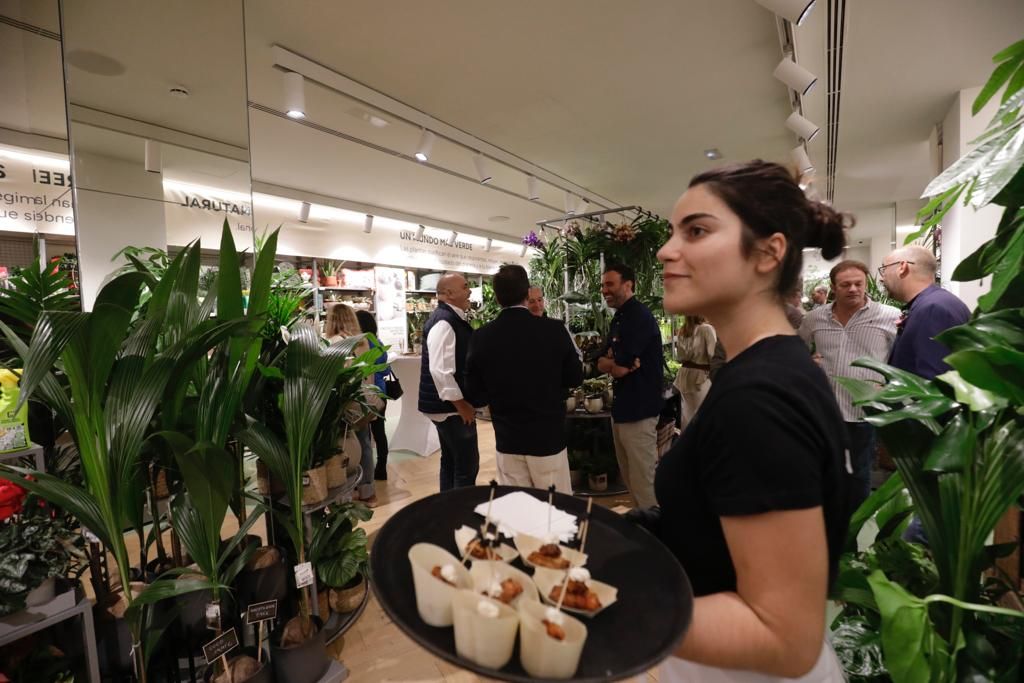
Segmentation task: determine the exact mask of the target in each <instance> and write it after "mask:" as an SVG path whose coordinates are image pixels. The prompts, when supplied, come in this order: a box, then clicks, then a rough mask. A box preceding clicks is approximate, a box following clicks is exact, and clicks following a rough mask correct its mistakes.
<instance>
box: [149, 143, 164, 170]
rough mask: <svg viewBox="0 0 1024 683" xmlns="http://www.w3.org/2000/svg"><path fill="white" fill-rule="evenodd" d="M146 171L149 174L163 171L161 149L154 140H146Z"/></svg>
mask: <svg viewBox="0 0 1024 683" xmlns="http://www.w3.org/2000/svg"><path fill="white" fill-rule="evenodd" d="M145 163H146V170H147V171H149V172H150V173H160V172H161V171H163V163H162V161H161V148H160V143H159V142H157V141H156V140H146V162H145Z"/></svg>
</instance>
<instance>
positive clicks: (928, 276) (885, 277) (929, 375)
mask: <svg viewBox="0 0 1024 683" xmlns="http://www.w3.org/2000/svg"><path fill="white" fill-rule="evenodd" d="M937 270H938V268H937V264H936V262H935V256H933V255H932V252H930V251H928V250H927V249H925V248H924V247H918V246H910V247H902V248H900V249H897V250H896V251H894V252H892V253H891V254H889V255H888V256H886V257H885V259H883V261H882V266H881V267H880V268H879V269H878V274H879V275H880V276H881V278H882V282H883V283H884V284H885V288H886V290H888V292H889V294H891V295H892V297H893V298H894V299H897V300H899V301H902V302H903V303H905V304H907V307H906V309H904V311H903V317H902V318H901V319H900V321H899V322H898V323H897V335H896V342H895V343H894V344H893V346H892V352H891V353H890V354H889V365H892V366H894V367H897V368H899V369H901V370H907V371H909V372H912V373H914V374H915V375H920V376H921V377H924V378H925V379H935V377H936V376H937V375H941V374H942V373H944V372H946V371H947V370H949V366H948V365H946V361H945V360H943V359H944V358H945V357H946V356H948V355H949V347H947V346H946V345H945V344H943V343H942V342H938V341H936V340H935V337H936V336H937V335H938V334H940V333H942V332H945V331H946V330H948V329H949V328H951V327H956V326H957V325H963V324H964V323H966V322H967V321H968V320H969V319H970V317H971V312H970V310H968V308H967V306H966V305H965V304H964V302H962V301H960V299H958V298H956V296H955V295H954V294H952V293H950V292H947V291H946V290H944V289H942V288H941V287H939V286H938V285H936V284H935V273H936V271H937Z"/></svg>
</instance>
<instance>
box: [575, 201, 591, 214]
mask: <svg viewBox="0 0 1024 683" xmlns="http://www.w3.org/2000/svg"><path fill="white" fill-rule="evenodd" d="M589 209H590V200H589V199H587V198H586V197H580V203H579V204H577V205H576V213H577V214H581V213H586V212H587V211H588V210H589Z"/></svg>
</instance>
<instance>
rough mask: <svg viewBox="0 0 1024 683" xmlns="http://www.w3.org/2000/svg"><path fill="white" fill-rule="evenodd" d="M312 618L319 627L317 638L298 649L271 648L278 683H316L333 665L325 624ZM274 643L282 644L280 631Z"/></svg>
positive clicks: (273, 638) (297, 647) (311, 639)
mask: <svg viewBox="0 0 1024 683" xmlns="http://www.w3.org/2000/svg"><path fill="white" fill-rule="evenodd" d="M310 618H311V619H313V622H314V623H315V624H316V627H317V631H316V635H315V636H313V637H312V638H310V639H309V640H307V641H306V642H304V643H302V644H301V645H298V646H296V647H289V648H283V647H275V646H273V645H272V646H271V647H270V657H271V659H272V660H273V662H274V675H275V678H276V679H277V681H278V683H316V682H317V681H319V680H320V679H321V678H322V677H323V675H324V674H325V673H327V668H328V667H329V666H330V665H331V658H330V656H329V655H328V654H327V644H326V643H325V642H324V629H323V622H322V621H320V620H319V619H317V618H316V617H310ZM272 642H280V629H278V631H277V632H276V633H275V634H274V636H273V637H272Z"/></svg>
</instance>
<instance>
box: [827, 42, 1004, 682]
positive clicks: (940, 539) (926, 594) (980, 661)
mask: <svg viewBox="0 0 1024 683" xmlns="http://www.w3.org/2000/svg"><path fill="white" fill-rule="evenodd" d="M995 61H996V62H997V63H998V64H999V66H997V68H996V70H995V72H994V73H993V76H992V78H991V79H990V80H989V82H988V83H987V84H986V86H985V87H984V88H983V89H982V92H981V94H980V95H979V96H978V98H977V100H976V101H975V103H974V111H975V113H977V112H978V111H980V110H981V108H982V107H983V106H984V105H985V104H986V103H987V102H988V101H989V100H990V99H991V98H992V97H993V96H994V95H995V94H996V93H997V91H998V90H999V89H1000V88H1001V87H1002V86H1003V85H1004V84H1005V83H1007V81H1009V84H1008V85H1007V88H1006V91H1005V92H1004V94H1003V98H1002V104H1001V106H1000V107H999V110H998V112H997V114H996V116H995V118H994V119H993V120H992V122H991V123H990V124H989V127H988V130H987V131H986V132H985V133H984V134H983V135H982V136H981V138H979V139H978V140H977V141H975V142H976V146H975V148H974V149H973V150H972V151H970V152H968V153H967V154H966V155H965V156H964V157H963V158H962V159H960V160H959V161H958V162H956V163H955V164H953V166H951V167H950V168H949V169H948V170H947V171H946V172H944V173H943V174H942V175H940V176H939V177H938V178H936V179H935V180H934V181H933V182H932V183H931V184H930V185H929V186H928V188H927V190H926V191H925V196H933V197H935V199H934V200H933V201H932V202H930V203H929V204H928V206H926V207H925V209H924V211H923V213H922V216H921V217H922V218H923V219H924V225H923V226H922V232H923V231H926V230H929V229H931V228H934V227H935V226H937V225H938V224H939V221H941V220H942V217H943V216H944V215H945V213H946V212H947V211H948V210H949V208H950V207H951V206H952V205H953V204H954V203H956V202H957V201H961V200H962V201H964V202H965V203H967V204H969V205H972V206H974V207H976V208H979V207H981V206H984V205H986V204H989V203H994V204H997V205H1000V206H1003V207H1004V212H1003V215H1002V220H1001V221H1000V223H999V226H998V228H997V231H996V235H995V237H993V238H992V239H991V240H989V241H988V242H986V243H985V244H983V245H982V246H981V247H980V248H979V249H978V250H977V251H976V252H974V253H973V254H971V255H970V256H968V257H967V258H966V259H964V261H963V262H962V263H961V264H960V265H959V266H958V267H957V268H956V271H955V272H954V273H953V279H954V280H958V281H969V280H977V279H979V278H981V277H985V276H991V277H992V285H991V289H990V291H989V292H988V293H987V294H985V295H984V296H982V297H980V298H979V299H978V308H977V310H976V311H975V312H974V316H973V318H972V320H971V321H970V322H968V323H967V324H966V325H962V326H960V327H955V328H952V329H950V330H947V331H946V332H944V333H943V334H941V335H939V337H938V339H939V340H940V341H942V342H943V343H944V344H946V345H947V346H948V347H949V348H950V349H951V351H952V353H951V355H949V356H947V357H946V362H947V363H948V364H949V365H950V366H951V367H952V370H950V371H949V372H947V373H945V374H943V375H940V376H939V377H937V378H936V380H934V381H927V380H924V379H922V378H920V377H917V376H915V375H913V374H911V373H907V372H903V371H900V370H897V369H895V368H892V367H889V366H887V365H885V364H882V363H877V362H872V361H867V360H861V361H858V362H857V364H858V365H862V366H864V367H869V368H871V369H873V370H875V371H876V372H878V373H880V374H881V375H883V376H884V377H885V379H886V384H885V385H884V386H882V387H876V386H874V385H870V384H868V383H865V382H861V381H856V380H852V379H844V380H841V381H842V383H843V385H844V386H845V387H846V388H847V389H848V390H849V391H850V392H851V394H852V395H853V396H854V398H855V399H857V402H858V404H859V405H862V406H864V407H865V410H866V412H867V413H868V415H867V417H866V419H867V421H868V422H870V423H872V424H874V425H875V426H876V427H878V429H879V434H880V436H881V438H882V440H883V441H884V442H885V445H886V447H887V448H888V451H889V453H890V454H891V455H892V456H893V459H894V461H895V462H896V466H897V468H898V475H896V476H894V477H893V478H892V479H891V480H890V482H889V483H888V484H887V485H886V486H885V487H883V489H880V490H879V491H878V492H876V493H875V494H874V495H873V496H872V497H871V498H869V499H868V501H866V502H865V504H864V506H862V508H861V509H860V510H859V511H858V512H857V515H856V516H855V519H854V522H855V525H854V528H857V527H858V526H859V525H860V524H861V523H862V522H863V521H864V519H865V518H867V517H869V516H871V515H872V514H874V513H877V515H878V517H879V519H880V520H881V518H882V516H883V514H884V515H886V516H888V518H889V520H892V519H893V517H892V513H893V510H894V508H898V507H900V506H901V505H902V503H901V502H900V501H899V497H900V496H901V495H903V494H902V489H903V487H904V486H905V487H906V489H907V491H909V494H910V497H911V498H912V499H913V508H914V511H915V512H916V514H917V515H918V516H919V517H920V519H921V523H922V525H923V527H924V530H925V532H926V535H927V537H928V543H929V553H930V558H931V559H932V560H933V561H934V568H935V581H934V584H933V585H927V584H921V583H920V582H917V583H915V584H911V583H910V582H908V581H906V580H905V578H906V574H903V576H902V577H900V576H898V575H897V570H895V568H892V567H888V568H886V567H883V566H879V565H875V566H866V567H861V571H860V575H858V571H857V570H856V568H855V567H851V569H853V571H852V572H847V574H846V576H845V580H844V578H843V577H841V579H840V584H841V588H842V594H841V596H840V597H842V598H843V599H845V600H846V601H847V602H848V603H849V604H852V605H854V606H855V607H856V608H857V609H860V610H865V611H867V612H869V613H870V614H871V615H872V616H873V617H877V619H878V622H879V623H880V628H881V645H882V651H883V652H884V655H885V660H886V661H885V664H886V668H887V669H888V673H889V675H891V677H892V679H893V680H894V681H897V683H902V682H904V681H908V682H909V681H914V682H916V681H950V682H951V681H959V680H992V681H999V682H1003V681H1005V682H1007V683H1008V682H1009V681H1016V680H1018V679H1019V676H1020V675H1021V672H1022V665H1021V659H1022V655H1024V612H1021V611H1018V610H1014V609H1007V608H1004V607H998V606H996V604H994V603H995V602H996V601H997V600H998V599H1000V598H1002V599H1004V600H1008V601H1009V602H1010V603H1011V604H1016V605H1017V606H1018V607H1019V606H1020V605H1021V596H1020V594H1019V593H1018V590H1019V586H1011V585H1006V584H1005V582H1002V581H1000V580H999V579H998V577H991V576H990V577H989V578H988V579H985V577H984V575H983V572H984V571H985V570H986V569H987V568H988V567H990V566H991V565H992V559H993V557H995V556H996V555H998V554H999V553H1000V552H1002V551H1004V550H1005V549H1004V548H999V547H993V546H990V545H988V539H989V537H990V535H991V533H992V531H993V529H994V528H995V526H996V524H997V522H998V521H999V519H1000V518H1001V517H1002V516H1003V515H1004V514H1006V513H1007V511H1014V512H1017V511H1018V506H1019V505H1020V504H1021V494H1022V493H1024V409H1022V405H1024V370H1022V369H1024V352H1022V351H1021V349H1022V348H1024V308H1022V306H1024V170H1022V168H1024V41H1021V42H1018V43H1016V44H1014V45H1012V46H1011V47H1009V48H1007V49H1006V50H1004V51H1002V52H1000V53H999V54H998V55H996V57H995ZM1012 74H1017V76H1014V77H1012V78H1011V75H1012ZM914 237H916V235H915V236H911V237H910V238H908V239H913V238H914ZM883 540H884V539H883ZM1011 549H1012V548H1011ZM897 581H899V582H897ZM933 589H934V590H933ZM922 593H923V594H922Z"/></svg>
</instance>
